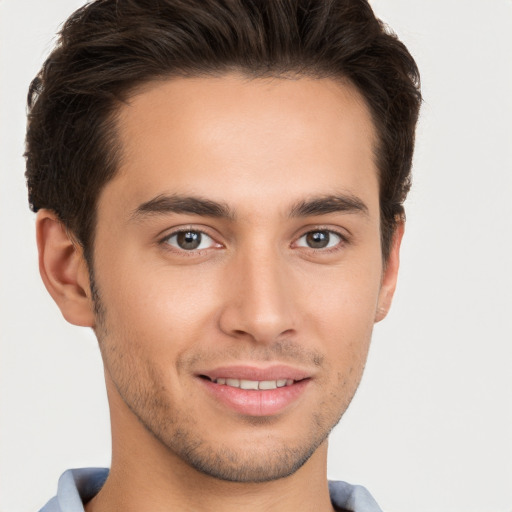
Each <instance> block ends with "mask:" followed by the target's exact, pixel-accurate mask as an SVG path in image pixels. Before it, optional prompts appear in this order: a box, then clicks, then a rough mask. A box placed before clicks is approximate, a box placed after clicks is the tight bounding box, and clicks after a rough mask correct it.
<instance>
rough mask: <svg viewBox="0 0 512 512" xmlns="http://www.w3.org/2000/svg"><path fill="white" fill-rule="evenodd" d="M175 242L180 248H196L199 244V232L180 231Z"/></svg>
mask: <svg viewBox="0 0 512 512" xmlns="http://www.w3.org/2000/svg"><path fill="white" fill-rule="evenodd" d="M177 242H178V245H179V246H180V247H181V248H182V249H187V250H191V249H197V248H198V247H199V245H200V244H201V233H198V232H197V231H182V232H181V233H178V236H177Z"/></svg>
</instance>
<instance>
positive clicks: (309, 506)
mask: <svg viewBox="0 0 512 512" xmlns="http://www.w3.org/2000/svg"><path fill="white" fill-rule="evenodd" d="M110 398H112V397H110ZM110 405H111V411H112V438H113V442H112V465H111V470H110V474H109V476H108V478H107V481H106V482H105V485H104V486H103V488H102V490H101V491H100V492H99V493H98V495H97V496H96V497H95V498H93V499H92V500H91V501H90V502H89V503H88V504H87V505H86V507H85V508H86V512H108V511H112V510H123V512H135V511H136V512H164V511H169V510H178V511H197V510H201V511H204V512H213V511H218V510H222V511H223V512H235V511H236V512H239V511H240V510H244V511H246V512H261V511H265V512H274V511H275V512H278V511H279V512H288V511H289V512H292V511H294V512H298V511H311V510H317V511H318V512H332V511H333V507H332V504H331V501H330V497H329V490H328V485H327V473H326V466H327V442H324V443H323V444H322V445H320V447H319V448H318V449H317V450H316V451H315V452H314V454H313V455H312V456H311V457H310V459H309V460H308V461H307V462H306V463H305V464H304V465H303V466H302V467H301V468H300V469H299V470H298V471H296V472H295V473H294V474H292V475H290V476H288V477H285V478H280V479H278V480H274V481H270V482H263V483H238V482H228V481H224V480H219V479H218V478H214V477H211V476H209V475H206V474H203V473H201V472H199V471H197V470H196V469H194V468H193V467H191V466H189V465H188V464H187V463H185V462H183V461H182V460H181V459H180V458H179V457H177V456H176V455H175V454H173V453H171V452H170V451H169V450H168V449H167V447H165V446H163V445H162V444H161V443H160V441H159V440H157V439H156V438H155V437H153V436H152V434H150V433H149V432H148V431H147V430H146V429H145V428H144V426H143V425H142V424H141V423H140V422H139V421H138V420H137V419H136V418H135V417H134V415H133V414H132V413H131V411H129V410H128V409H127V408H126V406H125V404H124V403H122V404H121V403H115V402H114V403H112V399H111V404H110ZM130 416H131V417H130Z"/></svg>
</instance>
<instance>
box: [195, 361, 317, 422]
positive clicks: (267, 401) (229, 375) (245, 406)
mask: <svg viewBox="0 0 512 512" xmlns="http://www.w3.org/2000/svg"><path fill="white" fill-rule="evenodd" d="M197 377H198V380H199V381H200V383H201V384H202V385H203V386H204V387H205V389H206V391H207V393H208V394H209V396H211V397H212V398H213V399H214V400H215V401H216V402H217V403H219V404H221V405H222V406H223V407H227V408H229V409H231V410H232V411H234V412H236V413H238V414H242V415H244V416H258V417H263V416H275V415H278V414H280V413H282V412H284V411H285V410H287V409H288V408H290V407H292V406H293V405H294V404H295V403H297V401H298V400H299V399H300V398H301V396H302V395H303V394H304V393H305V391H306V389H307V388H308V387H309V385H310V383H311V374H308V373H307V372H306V371H304V370H301V369H298V368H293V367H290V366H285V365H274V366H270V367H267V368H258V367H254V366H226V367H219V368H215V369H213V370H207V371H204V372H200V373H198V374H197ZM205 377H207V378H205ZM219 378H226V379H245V380H258V381H265V380H278V379H287V380H294V381H295V382H294V383H293V384H292V385H290V386H284V387H280V388H276V389H269V390H247V389H240V388H235V387H232V386H228V385H225V384H217V383H215V382H213V380H215V379H219Z"/></svg>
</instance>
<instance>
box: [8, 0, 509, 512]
mask: <svg viewBox="0 0 512 512" xmlns="http://www.w3.org/2000/svg"><path fill="white" fill-rule="evenodd" d="M81 4H82V1H78V0H51V1H50V0H0V59H1V60H0V73H1V80H0V97H1V104H0V120H1V124H0V145H1V146H0V147H1V153H0V165H1V174H0V179H1V182H0V246H1V250H0V326H1V327H0V336H1V354H0V356H1V359H0V386H1V387H0V389H1V398H0V400H1V402H0V512H7V511H9V512H22V511H29V510H34V511H35V510H38V509H39V507H41V506H42V505H43V504H44V502H45V501H46V500H47V499H49V498H50V497H51V496H52V495H53V494H54V493H55V490H56V484H57V479H58V476H59V475H60V473H61V472H62V471H63V470H64V469H66V468H69V467H81V466H98V465H99V466H102V465H108V464H109V451H110V440H109V422H108V410H107V404H106V399H105V392H104V389H103V376H102V368H101V362H100V358H99V353H98V349H97V347H96V341H95V339H94V336H93V335H92V333H91V332H89V331H88V330H86V329H80V328H76V327H72V326H69V325H67V324H66V323H65V321H64V320H63V319H62V318H61V316H60V313H59V312H58V310H57V308H56V306H55V305H54V304H53V303H52V301H51V299H50V298H49V296H48V295H47V293H46V291H45V290H44V288H43V286H42V284H41V282H40V279H39V276H38V271H37V262H36V249H35V241H34V217H33V215H32V214H31V213H30V212H29V209H28V206H27V202H26V190H25V185H24V177H23V172H24V161H23V158H22V156H21V155H22V153H23V139H24V124H25V120H24V116H25V96H26V91H27V87H28V84H29V81H30V80H31V78H32V77H33V76H34V75H35V74H36V72H37V70H38V69H39V67H40V65H41V63H42V61H43V59H44V57H45V56H46V55H47V53H48V51H49V50H50V48H51V45H52V40H53V36H54V34H55V32H56V31H57V29H58V27H59V24H60V23H61V22H62V21H63V20H64V19H65V18H66V17H67V15H68V14H70V13H71V12H72V11H73V10H74V9H75V8H76V7H78V6H79V5H81ZM372 5H373V6H374V9H375V11H376V13H377V14H378V15H379V16H380V17H381V18H382V19H383V20H384V21H386V22H387V23H389V24H390V25H391V26H392V27H393V28H394V30H395V31H396V32H397V33H398V35H399V36H400V38H401V39H402V40H403V41H404V42H405V43H406V45H407V46H408V47H409V49H410V51H411V52H412V53H413V55H414V56H415V58H416V59H417V62H418V64H419V67H420V70H421V73H422V78H423V91H424V96H425V104H424V107H423V111H422V117H421V123H420V127H419V131H418V143H417V151H416V158H415V167H414V176H415V178H414V189H413V191H412V193H411V195H410V198H409V200H408V202H407V214H408V221H407V233H406V237H405V240H404V246H403V253H402V269H401V276H400V280H399V286H398V290H397V295H396V299H395V303H394V307H393V309H392V312H391V314H390V316H389V317H388V319H386V320H385V321H384V322H383V323H382V324H380V325H377V327H376V329H375V334H374V340H373V346H372V350H371V353H370V358H369V361H368V364H367V370H366V375H365V377H364V379H363V383H362V385H361V388H360V390H359V392H358V393H357V395H356V398H355V400H354V402H353V404H352V406H351V408H350V409H349V411H348V412H347V413H346V415H345V417H344V418H343V420H342V422H341V424H340V425H339V426H338V427H337V428H336V430H335V431H334V433H333V434H332V436H331V445H330V459H329V476H330V477H331V478H335V479H344V480H347V481H349V482H354V483H361V484H364V485H365V486H367V487H368V488H369V489H370V490H371V492H372V493H373V494H374V495H375V497H376V499H377V501H378V502H379V503H380V504H381V506H382V507H383V508H384V510H385V511H386V512H427V511H429V512H431V511H435V512H454V511H464V512H491V511H492V512H511V511H512V271H511V262H512V178H511V176H512V99H511V96H512V64H511V62H512V60H511V59H512V57H511V53H512V52H511V50H512V1H511V0H485V1H483V0H480V1H476V0H471V1H464V2H462V1H461V0H434V1H428V2H427V1H424V0H375V1H374V2H373V3H372Z"/></svg>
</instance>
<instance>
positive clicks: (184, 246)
mask: <svg viewBox="0 0 512 512" xmlns="http://www.w3.org/2000/svg"><path fill="white" fill-rule="evenodd" d="M164 242H165V243H167V244H169V245H171V246H172V247H175V248H176V249H180V250H182V251H196V250H201V249H209V248H211V247H216V246H217V245H218V244H217V243H216V242H215V241H214V240H213V239H212V238H211V237H210V236H208V235H207V234H206V233H203V232H202V231H196V230H193V229H187V230H184V231H178V232H176V233H173V234H172V235H170V236H169V237H167V238H166V239H165V240H164Z"/></svg>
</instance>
